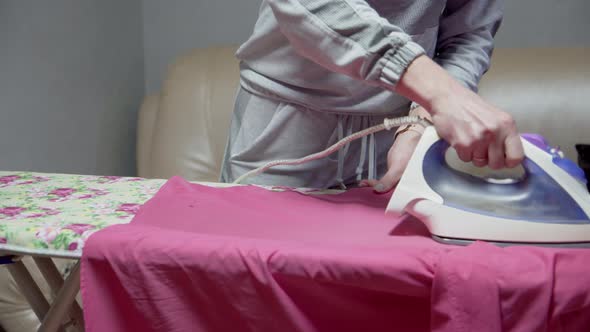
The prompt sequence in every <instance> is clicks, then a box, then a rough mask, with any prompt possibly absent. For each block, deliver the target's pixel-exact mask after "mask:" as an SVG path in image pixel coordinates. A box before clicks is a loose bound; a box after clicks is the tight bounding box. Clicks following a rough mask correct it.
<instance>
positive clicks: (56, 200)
mask: <svg viewBox="0 0 590 332" xmlns="http://www.w3.org/2000/svg"><path fill="white" fill-rule="evenodd" d="M164 182H165V180H160V179H144V178H137V177H118V176H88V175H73V174H48V173H34V172H7V171H0V251H2V250H5V251H9V252H14V253H19V254H31V255H49V256H54V257H66V258H79V257H81V255H82V249H83V248H84V243H85V241H86V240H87V239H88V237H89V236H90V235H92V234H94V233H95V232H97V231H99V230H101V229H104V228H105V227H108V226H111V225H117V224H126V223H129V222H130V221H131V219H132V218H133V216H134V215H135V213H136V212H137V211H138V210H139V208H140V206H141V205H142V204H143V203H145V202H146V201H147V200H148V199H150V198H151V197H153V196H154V194H155V193H156V192H157V191H158V190H159V189H160V187H161V186H162V185H163V184H164ZM209 185H212V186H230V185H228V184H219V183H211V184H209ZM259 187H261V188H264V189H267V190H271V191H283V190H285V188H281V187H265V186H259ZM295 190H297V191H299V192H302V193H310V192H314V193H316V194H329V193H334V192H338V191H334V190H325V191H320V190H313V189H305V188H301V189H295Z"/></svg>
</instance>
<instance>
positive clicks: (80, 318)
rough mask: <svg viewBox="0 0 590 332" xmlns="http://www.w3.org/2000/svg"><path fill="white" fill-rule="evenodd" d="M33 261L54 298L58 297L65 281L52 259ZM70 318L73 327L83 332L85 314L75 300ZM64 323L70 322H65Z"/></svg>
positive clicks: (35, 259) (41, 258)
mask: <svg viewBox="0 0 590 332" xmlns="http://www.w3.org/2000/svg"><path fill="white" fill-rule="evenodd" d="M33 260H34V261H35V263H36V264H37V267H38V268H39V271H41V274H42V275H43V277H44V278H45V280H47V283H48V284H49V287H50V288H51V291H52V294H53V296H54V297H56V296H57V294H58V293H59V291H60V290H61V289H62V287H63V285H64V280H63V278H62V276H61V273H60V272H59V270H58V269H57V267H56V266H55V263H54V262H53V260H52V259H51V258H46V257H33ZM54 303H55V302H54ZM54 305H55V304H54ZM69 316H70V318H71V320H72V323H73V325H75V326H77V330H79V331H82V332H83V331H84V314H83V312H82V308H80V305H79V304H78V302H76V301H75V300H74V302H73V303H72V306H71V308H70V310H69ZM63 323H68V322H65V321H64V322H63Z"/></svg>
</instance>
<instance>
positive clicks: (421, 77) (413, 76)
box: [395, 56, 461, 114]
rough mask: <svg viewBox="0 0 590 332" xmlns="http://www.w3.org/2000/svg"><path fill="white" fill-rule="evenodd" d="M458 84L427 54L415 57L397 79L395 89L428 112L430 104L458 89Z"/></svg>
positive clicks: (431, 108)
mask: <svg viewBox="0 0 590 332" xmlns="http://www.w3.org/2000/svg"><path fill="white" fill-rule="evenodd" d="M460 88H461V87H460V84H459V82H457V80H455V79H454V78H453V77H452V76H451V75H449V73H447V72H446V71H445V70H444V69H443V68H441V66H439V65H438V64H436V63H435V62H434V61H432V60H431V59H430V58H428V57H427V56H420V57H418V58H416V59H415V60H414V61H413V62H412V63H411V64H410V65H409V66H408V68H407V69H406V71H405V73H404V74H403V76H402V77H401V79H400V80H399V82H398V84H397V86H396V89H395V91H396V92H397V93H399V94H400V95H402V96H404V97H406V98H408V99H410V100H412V101H413V102H415V103H417V104H419V105H421V106H422V107H423V108H424V109H425V110H426V111H427V112H428V113H429V114H433V113H432V112H434V111H435V109H434V108H433V107H432V105H433V104H434V103H435V102H437V100H440V99H441V98H445V97H446V96H448V95H449V94H452V93H453V91H456V90H457V89H460Z"/></svg>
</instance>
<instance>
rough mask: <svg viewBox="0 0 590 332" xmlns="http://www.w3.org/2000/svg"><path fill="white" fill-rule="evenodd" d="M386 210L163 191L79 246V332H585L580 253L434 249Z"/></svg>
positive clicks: (589, 311)
mask: <svg viewBox="0 0 590 332" xmlns="http://www.w3.org/2000/svg"><path fill="white" fill-rule="evenodd" d="M388 200H389V196H388V195H377V194H375V193H373V192H372V190H371V189H352V190H349V191H348V192H346V193H342V194H339V195H304V194H301V193H298V192H294V191H287V192H272V191H268V190H265V189H261V188H257V187H232V188H225V189H220V188H211V187H206V186H201V185H195V184H189V183H188V182H186V181H184V180H182V179H180V178H172V179H170V180H169V181H168V182H167V183H166V184H165V185H164V186H163V187H162V189H161V190H160V191H159V192H158V194H157V195H156V196H155V197H154V198H152V199H151V200H150V201H148V202H147V203H146V204H145V205H144V206H143V207H142V208H141V210H140V211H139V213H138V214H137V215H136V217H135V219H134V220H133V221H132V223H131V224H128V225H117V226H112V227H109V228H106V229H104V230H102V231H99V232H97V233H95V234H94V235H93V236H91V237H90V239H89V240H88V242H87V243H86V246H85V248H84V254H83V257H82V275H81V277H82V280H81V286H82V298H83V305H84V315H85V319H86V329H87V331H89V332H94V331H95V332H99V331H100V332H102V331H282V332H287V331H437V332H442V331H445V332H446V331H453V332H461V331H564V332H565V331H568V332H569V331H590V251H589V250H581V249H578V250H575V249H550V248H537V247H510V248H499V247H496V246H493V245H490V244H486V243H481V242H480V243H475V244H473V245H471V246H468V247H456V246H446V245H442V244H438V243H436V242H434V241H433V240H431V239H430V237H429V236H428V235H427V234H424V233H423V232H409V231H403V230H400V227H401V226H400V223H402V224H405V223H406V222H409V224H410V225H412V224H414V223H413V222H411V221H407V220H406V221H405V222H402V221H401V220H398V219H396V218H392V217H390V216H385V215H384V211H385V207H386V205H387V202H388ZM396 229H397V231H395V232H393V233H392V231H394V230H396ZM397 233H402V234H399V235H394V234H397Z"/></svg>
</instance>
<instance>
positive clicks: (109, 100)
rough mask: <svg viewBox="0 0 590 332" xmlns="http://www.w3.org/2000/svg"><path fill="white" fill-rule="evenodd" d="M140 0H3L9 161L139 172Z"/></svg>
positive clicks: (1, 85) (0, 32)
mask: <svg viewBox="0 0 590 332" xmlns="http://www.w3.org/2000/svg"><path fill="white" fill-rule="evenodd" d="M140 8H141V1H140V0H124V1H121V0H92V1H88V0H87V1H79V0H51V1H37V0H0V45H1V46H0V47H1V48H0V170H33V171H43V172H68V173H85V174H121V175H127V174H132V173H133V172H134V166H135V158H134V155H135V143H134V142H135V122H136V121H135V119H136V111H137V108H138V107H139V105H140V102H141V100H142V97H143V95H144V75H143V71H144V68H143V67H144V63H143V45H142V16H141V9H140Z"/></svg>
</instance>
